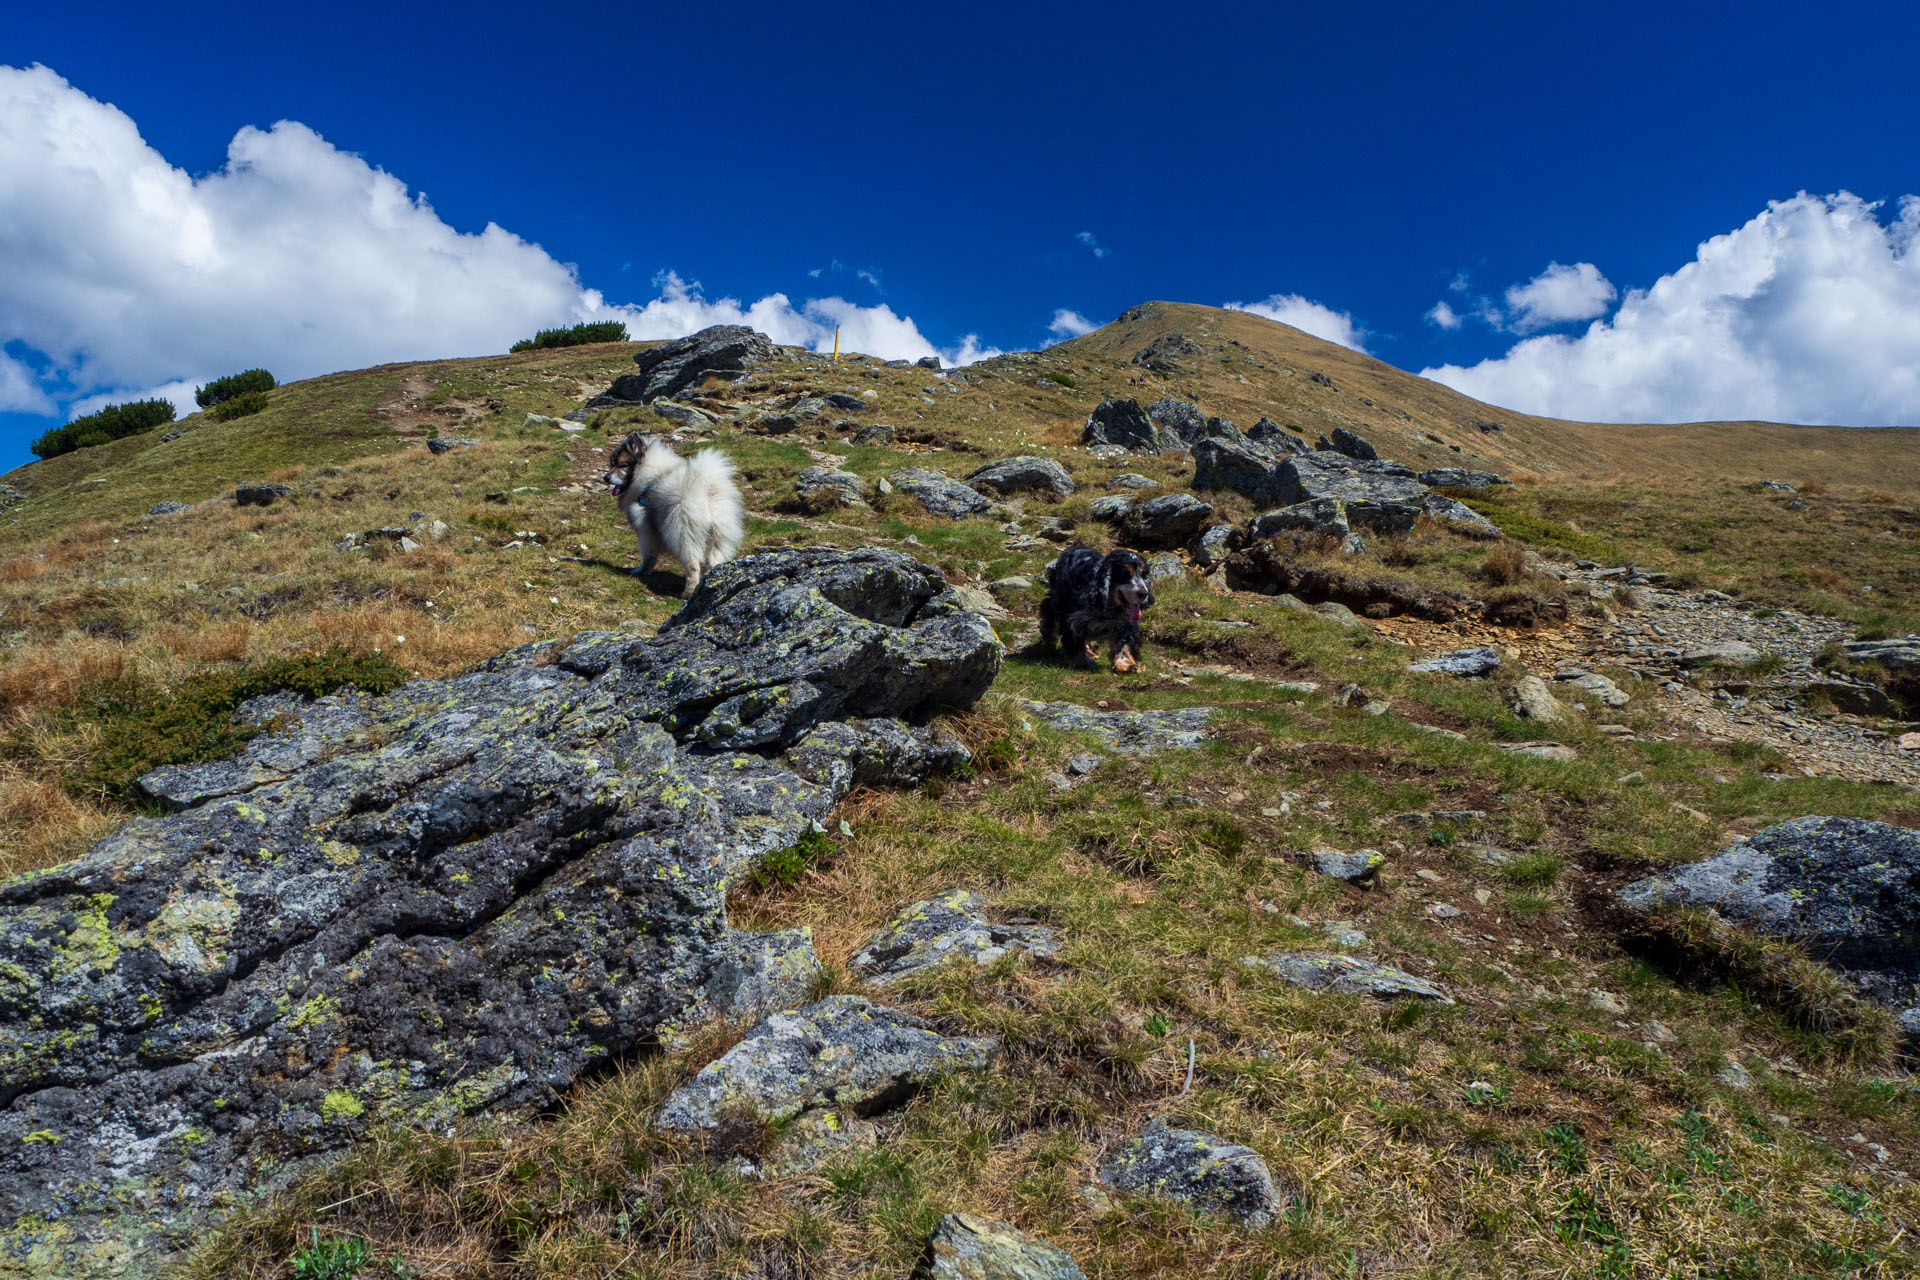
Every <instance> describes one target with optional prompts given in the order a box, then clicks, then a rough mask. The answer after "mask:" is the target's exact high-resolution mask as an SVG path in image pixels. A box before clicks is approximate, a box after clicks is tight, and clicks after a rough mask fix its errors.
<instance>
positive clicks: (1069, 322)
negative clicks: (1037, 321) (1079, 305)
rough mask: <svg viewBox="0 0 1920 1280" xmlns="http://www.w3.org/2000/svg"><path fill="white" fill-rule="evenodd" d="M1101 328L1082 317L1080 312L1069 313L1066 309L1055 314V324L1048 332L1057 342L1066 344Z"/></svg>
mask: <svg viewBox="0 0 1920 1280" xmlns="http://www.w3.org/2000/svg"><path fill="white" fill-rule="evenodd" d="M1099 327H1100V326H1099V325H1097V324H1095V323H1094V322H1093V321H1091V320H1089V319H1087V318H1086V317H1085V316H1083V315H1081V314H1080V313H1079V312H1078V311H1069V310H1067V309H1066V308H1065V307H1062V308H1060V309H1059V310H1058V311H1056V312H1054V313H1053V323H1051V324H1049V325H1048V326H1047V332H1048V333H1049V334H1051V335H1053V340H1054V341H1055V342H1065V341H1066V340H1067V339H1068V338H1077V337H1079V336H1080V335H1081V334H1083V333H1092V332H1093V331H1094V330H1095V329H1098V328H1099Z"/></svg>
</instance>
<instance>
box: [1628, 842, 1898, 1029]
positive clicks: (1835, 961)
mask: <svg viewBox="0 0 1920 1280" xmlns="http://www.w3.org/2000/svg"><path fill="white" fill-rule="evenodd" d="M1620 899H1621V901H1622V902H1624V903H1626V905H1628V906H1629V907H1633V908H1636V909H1639V910H1648V909H1651V908H1653V907H1656V906H1659V905H1662V904H1665V903H1676V904H1682V905H1691V906H1704V907H1711V908H1712V909H1713V910H1714V911H1715V912H1716V913H1717V914H1719V915H1720V916H1721V917H1723V918H1724V919H1726V920H1727V921H1728V922H1730V923H1732V924H1736V925H1739V926H1741V927H1742V928H1745V929H1750V930H1752V931H1754V932H1756V933H1764V934H1772V935H1776V936H1780V937H1785V938H1791V939H1794V940H1795V941H1798V942H1800V943H1803V944H1804V945H1805V946H1806V947H1807V949H1808V950H1809V951H1810V952H1811V953H1812V954H1814V955H1815V956H1817V957H1819V958H1820V959H1822V960H1824V961H1826V962H1827V963H1829V964H1831V965H1833V966H1835V967H1836V968H1839V969H1842V970H1844V971H1846V972H1848V973H1849V974H1851V975H1853V976H1854V977H1855V978H1856V979H1858V980H1859V981H1861V982H1862V983H1863V985H1864V986H1865V987H1866V988H1867V990H1868V991H1869V993H1871V994H1873V995H1875V996H1876V997H1878V998H1880V999H1883V1000H1887V1001H1890V1002H1897V1003H1898V1004H1899V1005H1900V1006H1901V1007H1904V1006H1906V1005H1910V1004H1912V1003H1913V998H1912V984H1913V983H1914V982H1916V981H1920V831H1914V830H1912V829H1910V828H1907V827H1896V826H1892V825H1890V824H1888V823H1884V822H1869V821H1866V820H1865V819H1862V818H1829V817H1808V818H1795V819H1793V820H1792V821H1790V822H1782V823H1778V824H1776V825H1774V826H1771V827H1768V828H1767V829H1766V830H1764V831H1761V832H1760V833H1759V834H1758V835H1755V836H1753V837H1752V838H1750V839H1747V840H1736V841H1735V842H1734V843H1732V844H1730V845H1728V846H1727V847H1726V848H1725V849H1723V850H1721V851H1720V852H1719V853H1716V854H1714V855H1713V856H1712V857H1710V858H1707V859H1704V860H1703V861H1700V862H1695V863H1690V864H1688V865H1686V866H1683V867H1678V868H1675V869H1674V870H1672V871H1670V872H1667V873H1665V874H1663V875H1658V876H1650V877H1648V878H1647V879H1645V880H1638V881H1635V882H1634V883H1633V884H1631V885H1628V886H1627V887H1626V888H1625V889H1623V890H1621V892H1620ZM1903 997H1904V998H1903Z"/></svg>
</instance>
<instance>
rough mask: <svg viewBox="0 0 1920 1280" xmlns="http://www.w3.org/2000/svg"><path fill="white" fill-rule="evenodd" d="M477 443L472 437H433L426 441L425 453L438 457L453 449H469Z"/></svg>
mask: <svg viewBox="0 0 1920 1280" xmlns="http://www.w3.org/2000/svg"><path fill="white" fill-rule="evenodd" d="M479 443H480V442H479V441H478V440H475V439H474V438H473V437H472V436H434V437H433V438H432V439H430V440H428V441H427V452H428V453H431V454H433V455H434V456H435V457H438V456H440V455H441V454H443V453H452V452H453V451H454V450H455V449H470V448H472V447H473V446H474V445H476V444H479Z"/></svg>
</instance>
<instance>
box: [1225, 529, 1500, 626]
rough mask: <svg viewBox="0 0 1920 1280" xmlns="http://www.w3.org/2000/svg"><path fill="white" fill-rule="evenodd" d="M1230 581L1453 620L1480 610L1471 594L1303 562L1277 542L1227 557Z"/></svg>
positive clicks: (1317, 600)
mask: <svg viewBox="0 0 1920 1280" xmlns="http://www.w3.org/2000/svg"><path fill="white" fill-rule="evenodd" d="M1227 585H1228V586H1229V587H1231V588H1232V589H1233V590H1235V591H1259V592H1263V593H1265V594H1268V595H1278V594H1281V593H1283V592H1284V593H1286V594H1288V595H1294V596H1298V597H1299V598H1300V599H1302V600H1304V601H1306V602H1307V603H1309V604H1322V603H1326V602H1329V601H1331V602H1332V603H1334V604H1343V605H1345V606H1347V608H1349V609H1352V610H1355V611H1356V612H1362V613H1366V612H1369V611H1371V610H1373V609H1375V607H1376V606H1384V607H1385V608H1386V610H1387V611H1388V612H1389V613H1390V614H1402V613H1405V614H1412V615H1413V616H1414V617H1417V618H1425V619H1427V620H1429V621H1432V622H1451V621H1453V620H1454V619H1456V618H1461V617H1465V616H1468V615H1470V614H1472V613H1473V612H1475V602H1474V601H1472V600H1469V599H1467V597H1465V596H1461V595H1456V594H1454V593H1452V592H1450V591H1441V590H1438V589H1436V588H1432V587H1421V586H1417V585H1415V584H1413V583H1410V582H1397V581H1394V580H1393V579H1391V578H1378V577H1374V576H1372V575H1370V574H1365V573H1360V572H1358V571H1356V570H1351V569H1339V568H1333V567H1330V566H1326V565H1317V564H1308V563H1303V562H1301V561H1298V560H1294V559H1291V558H1290V557H1288V556H1286V555H1285V554H1284V553H1282V552H1280V551H1279V550H1277V549H1276V548H1275V546H1274V544H1272V543H1271V542H1263V543H1258V544H1256V545H1254V546H1251V547H1248V548H1247V549H1246V550H1244V551H1236V552H1234V554H1233V555H1232V556H1230V557H1229V558H1228V560H1227Z"/></svg>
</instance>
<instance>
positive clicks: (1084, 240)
mask: <svg viewBox="0 0 1920 1280" xmlns="http://www.w3.org/2000/svg"><path fill="white" fill-rule="evenodd" d="M1074 239H1075V240H1078V241H1079V242H1080V243H1081V244H1083V245H1085V246H1087V248H1089V249H1091V250H1092V251H1093V256H1094V257H1096V258H1104V257H1106V256H1107V255H1108V254H1109V253H1112V252H1113V250H1111V249H1109V248H1107V246H1105V245H1103V244H1101V243H1100V242H1099V241H1098V240H1096V239H1094V236H1093V232H1091V231H1082V232H1081V233H1080V234H1079V235H1077V236H1075V237H1074Z"/></svg>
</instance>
